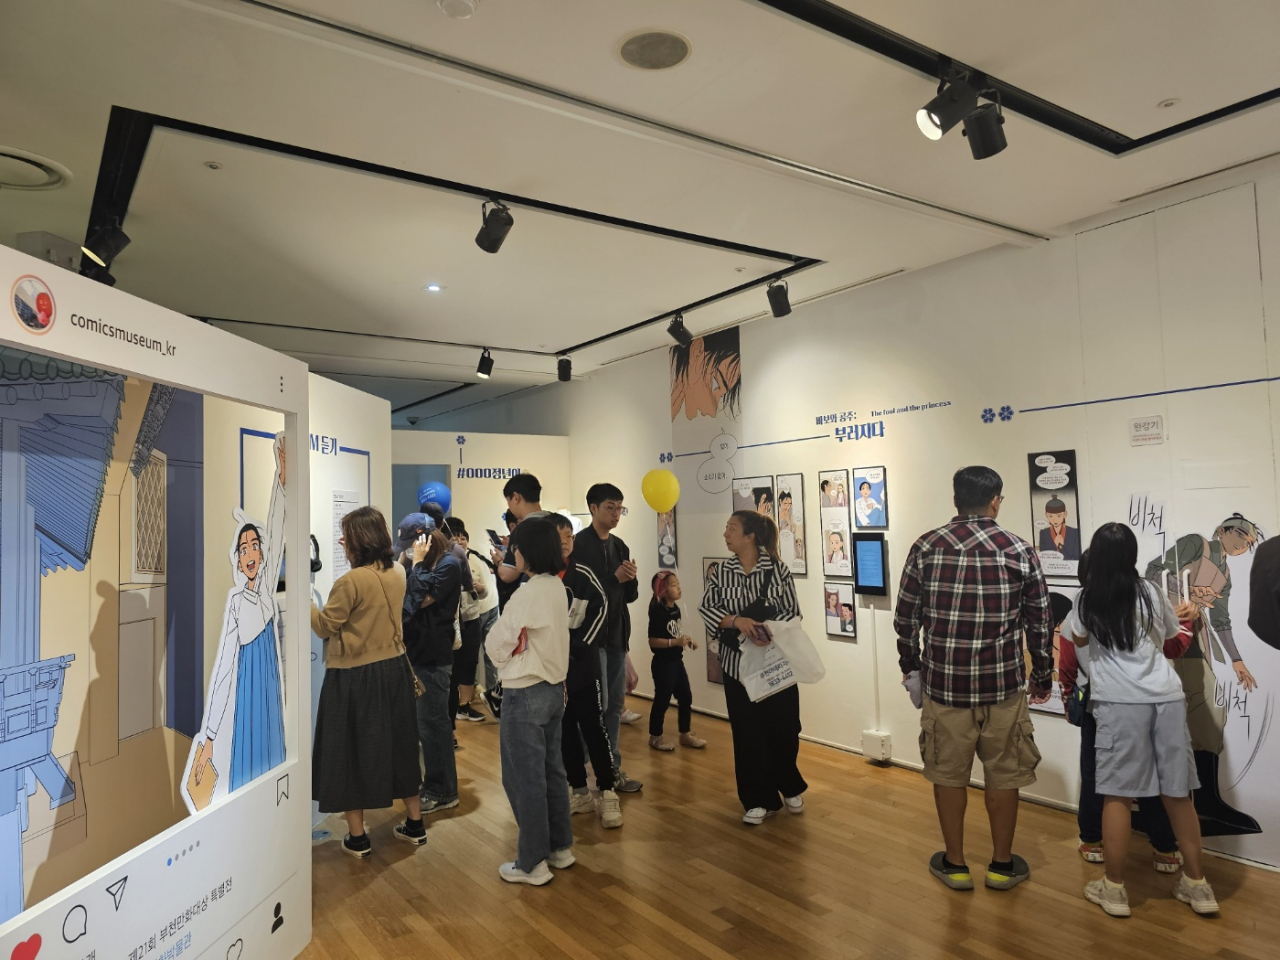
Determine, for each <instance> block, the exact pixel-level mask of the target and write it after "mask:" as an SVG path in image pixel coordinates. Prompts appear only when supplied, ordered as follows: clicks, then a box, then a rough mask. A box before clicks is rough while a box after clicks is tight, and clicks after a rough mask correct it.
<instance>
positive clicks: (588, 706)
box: [560, 650, 615, 790]
mask: <svg viewBox="0 0 1280 960" xmlns="http://www.w3.org/2000/svg"><path fill="white" fill-rule="evenodd" d="M592 656H595V651H594V650H593V651H592ZM568 700H569V702H568V703H567V704H566V705H565V708H564V719H563V720H562V721H561V727H560V734H561V736H560V754H561V757H562V759H563V760H564V772H565V777H566V778H567V779H568V781H569V786H571V787H576V788H582V787H585V786H586V785H587V766H586V763H587V761H586V757H585V756H583V753H582V742H583V741H584V740H585V741H586V743H587V752H588V753H589V754H590V755H591V766H592V768H593V769H594V770H595V772H596V789H597V790H612V789H613V768H614V766H615V761H614V759H613V751H612V750H610V749H609V728H608V727H606V726H605V723H604V692H603V691H602V690H601V688H600V681H599V680H593V681H591V683H589V684H586V685H585V686H581V687H578V688H577V689H576V690H570V691H569V694H568ZM579 731H581V732H582V736H581V737H579V736H578V732H579Z"/></svg>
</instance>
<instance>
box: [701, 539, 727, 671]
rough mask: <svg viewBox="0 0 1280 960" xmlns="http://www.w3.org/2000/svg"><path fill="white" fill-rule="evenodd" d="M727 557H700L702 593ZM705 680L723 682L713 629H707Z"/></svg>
mask: <svg viewBox="0 0 1280 960" xmlns="http://www.w3.org/2000/svg"><path fill="white" fill-rule="evenodd" d="M728 559H729V558H728V557H703V558H702V590H703V592H704V593H705V592H706V590H707V584H708V583H710V582H711V578H712V577H713V576H715V572H716V568H717V567H719V566H720V564H722V563H724V562H725V561H726V560H728ZM707 681H708V682H709V683H720V684H723V683H724V671H723V670H722V669H721V668H720V640H719V639H718V638H717V637H716V634H715V631H714V630H708V631H707Z"/></svg>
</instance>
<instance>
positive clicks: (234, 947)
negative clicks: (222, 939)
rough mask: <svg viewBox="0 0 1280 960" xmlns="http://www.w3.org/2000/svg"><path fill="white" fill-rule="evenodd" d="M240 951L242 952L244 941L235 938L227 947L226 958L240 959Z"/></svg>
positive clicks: (230, 959) (229, 959)
mask: <svg viewBox="0 0 1280 960" xmlns="http://www.w3.org/2000/svg"><path fill="white" fill-rule="evenodd" d="M242 953H244V941H243V940H237V941H235V943H233V944H231V946H229V947H227V960H240V954H242Z"/></svg>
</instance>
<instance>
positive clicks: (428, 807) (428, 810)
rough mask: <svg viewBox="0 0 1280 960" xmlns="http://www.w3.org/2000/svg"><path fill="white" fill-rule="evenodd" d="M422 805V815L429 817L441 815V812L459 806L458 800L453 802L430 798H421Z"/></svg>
mask: <svg viewBox="0 0 1280 960" xmlns="http://www.w3.org/2000/svg"><path fill="white" fill-rule="evenodd" d="M418 800H419V802H421V804H422V815H423V816H424V817H425V816H428V815H429V814H432V813H439V812H440V811H441V810H452V809H453V808H454V807H456V806H457V805H458V798H457V797H454V798H453V799H452V800H432V799H431V798H430V797H419V798H418Z"/></svg>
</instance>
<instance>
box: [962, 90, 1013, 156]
mask: <svg viewBox="0 0 1280 960" xmlns="http://www.w3.org/2000/svg"><path fill="white" fill-rule="evenodd" d="M963 133H964V135H965V136H966V137H968V138H969V150H970V151H971V152H972V153H973V159H975V160H985V159H987V157H994V156H995V155H996V154H997V153H999V152H1000V151H1001V150H1003V149H1004V148H1005V147H1007V146H1008V145H1009V141H1008V140H1006V139H1005V137H1004V113H1003V112H1002V111H1001V110H1000V107H999V106H998V105H997V104H994V103H984V104H983V105H982V106H980V107H978V109H977V110H975V111H973V113H971V114H969V115H968V116H967V117H965V118H964V130H963Z"/></svg>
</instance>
